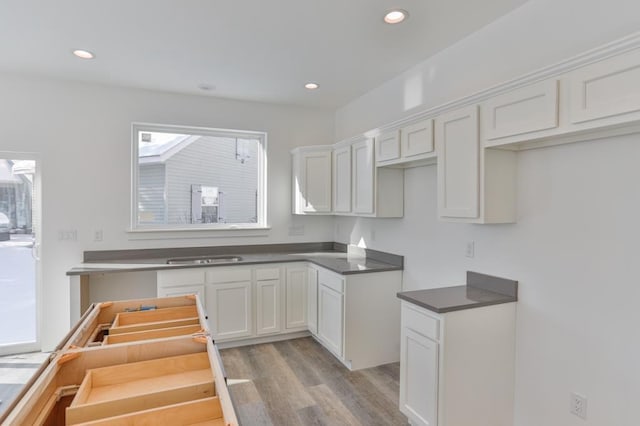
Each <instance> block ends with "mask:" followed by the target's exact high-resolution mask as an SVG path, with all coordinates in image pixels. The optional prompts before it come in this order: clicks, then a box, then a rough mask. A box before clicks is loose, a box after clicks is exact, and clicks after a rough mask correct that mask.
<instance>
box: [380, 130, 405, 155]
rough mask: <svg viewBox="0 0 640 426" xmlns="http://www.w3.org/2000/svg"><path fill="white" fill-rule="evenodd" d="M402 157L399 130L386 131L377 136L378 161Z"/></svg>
mask: <svg viewBox="0 0 640 426" xmlns="http://www.w3.org/2000/svg"><path fill="white" fill-rule="evenodd" d="M398 158H400V138H399V132H398V131H397V130H394V131H392V132H388V133H384V134H382V135H380V136H378V137H376V161H377V162H381V161H390V160H396V159H398Z"/></svg>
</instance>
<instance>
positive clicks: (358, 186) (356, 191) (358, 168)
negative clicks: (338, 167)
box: [351, 139, 375, 214]
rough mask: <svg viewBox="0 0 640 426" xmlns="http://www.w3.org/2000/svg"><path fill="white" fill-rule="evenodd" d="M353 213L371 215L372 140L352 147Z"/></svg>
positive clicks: (373, 167)
mask: <svg viewBox="0 0 640 426" xmlns="http://www.w3.org/2000/svg"><path fill="white" fill-rule="evenodd" d="M351 149H352V162H351V171H352V181H353V212H354V213H364V214H373V207H374V173H375V166H374V164H373V140H371V139H367V140H364V141H361V142H356V143H354V144H353V145H352V147H351Z"/></svg>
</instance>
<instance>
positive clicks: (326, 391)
mask: <svg viewBox="0 0 640 426" xmlns="http://www.w3.org/2000/svg"><path fill="white" fill-rule="evenodd" d="M220 353H221V355H222V360H223V364H224V367H225V369H226V372H227V377H228V379H229V391H230V393H231V399H232V400H233V403H234V406H235V407H236V412H237V414H238V420H239V421H240V424H241V425H243V426H253V425H274V426H280V425H304V426H306V425H332V426H333V425H366V426H370V425H385V426H387V425H407V424H408V423H407V418H406V417H405V416H404V415H403V414H402V413H401V412H400V411H399V409H398V393H399V376H400V365H399V363H394V364H387V365H383V366H379V367H375V368H369V369H366V370H359V371H349V370H348V369H347V368H346V367H344V366H343V365H342V364H341V363H340V362H339V361H338V360H337V359H336V358H335V357H334V356H333V355H331V353H329V352H328V351H327V350H326V349H324V348H323V347H322V346H321V345H320V344H318V343H317V342H316V341H315V340H313V338H311V337H305V338H301V339H293V340H285V341H282V342H275V343H266V344H261V345H252V346H244V347H240V348H231V349H224V350H221V351H220Z"/></svg>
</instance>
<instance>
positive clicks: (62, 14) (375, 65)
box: [0, 0, 526, 108]
mask: <svg viewBox="0 0 640 426" xmlns="http://www.w3.org/2000/svg"><path fill="white" fill-rule="evenodd" d="M525 1H526V0H482V1H480V0H394V1H385V0H107V1H95V0H56V1H52V0H2V1H0V52H1V54H0V70H4V71H9V72H20V73H28V74H37V75H47V76H52V77H59V78H64V79H71V80H80V81H90V82H99V83H106V84H113V85H121V86H131V87H142V88H148V89H156V90H164V91H170V92H179V93H191V94H206V95H212V96H220V97H227V98H235V99H245V100H254V101H265V102H274V103H286V104H297V105H307V106H319V107H328V108H336V107H339V106H341V105H344V104H345V103H347V102H348V101H350V100H352V99H354V98H356V97H358V96H359V95H362V94H363V93H365V92H367V91H368V90H370V89H372V88H374V87H376V86H377V85H379V84H381V83H383V82H384V81H386V80H388V79H390V78H391V77H393V76H395V75H396V74H398V73H400V72H402V71H404V70H406V69H408V68H410V67H411V66H412V65H415V64H416V63H418V62H420V61H422V60H424V59H426V58H427V57H429V56H431V55H433V54H434V53H436V52H438V51H439V50H442V49H443V48H445V47H447V46H449V45H451V44H453V43H454V42H456V41H457V40H460V39H461V38H463V37H465V36H466V35H468V34H470V33H472V32H474V31H476V30H478V29H479V28H481V27H483V26H484V25H486V24H488V23H490V22H491V21H493V20H495V19H497V18H498V17H500V16H502V15H504V14H506V13H507V12H509V11H510V10H512V9H514V8H515V7H517V6H520V5H521V4H522V3H524V2H525ZM394 7H400V8H403V9H405V10H408V11H409V13H410V17H409V19H408V20H407V21H406V22H405V23H403V24H400V25H394V26H391V25H387V24H384V23H383V22H382V16H383V15H384V12H385V11H387V10H389V9H391V8H394ZM76 48H80V49H87V50H90V51H92V52H94V53H95V54H96V59H94V60H92V61H83V60H80V59H77V58H75V57H74V56H73V55H71V51H72V50H73V49H76ZM307 81H317V82H318V83H320V89H319V90H316V91H315V92H309V91H307V90H306V89H304V88H303V84H304V83H305V82H307ZM202 83H205V84H208V85H212V86H215V90H212V91H209V92H203V91H202V90H200V89H198V85H199V84H202Z"/></svg>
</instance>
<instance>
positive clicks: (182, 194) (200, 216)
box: [132, 124, 266, 230]
mask: <svg viewBox="0 0 640 426" xmlns="http://www.w3.org/2000/svg"><path fill="white" fill-rule="evenodd" d="M265 152H266V134H265V133H261V132H250V131H235V130H221V129H205V128H189V127H178V126H162V125H151V124H134V125H133V180H132V181H133V185H132V206H133V208H132V229H133V230H178V229H180V230H185V229H236V228H264V227H266V208H265V206H266V190H265V187H266V185H265V183H266V160H265V157H266V154H265Z"/></svg>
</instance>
